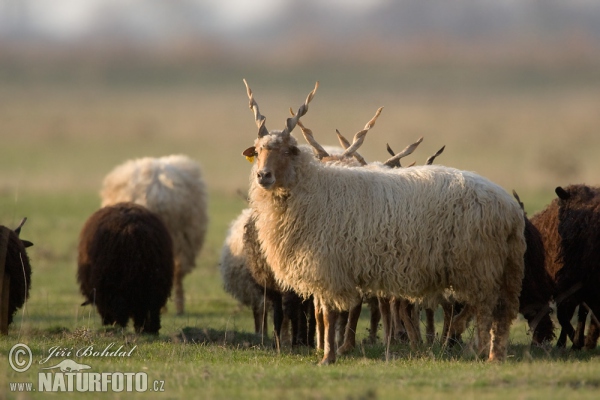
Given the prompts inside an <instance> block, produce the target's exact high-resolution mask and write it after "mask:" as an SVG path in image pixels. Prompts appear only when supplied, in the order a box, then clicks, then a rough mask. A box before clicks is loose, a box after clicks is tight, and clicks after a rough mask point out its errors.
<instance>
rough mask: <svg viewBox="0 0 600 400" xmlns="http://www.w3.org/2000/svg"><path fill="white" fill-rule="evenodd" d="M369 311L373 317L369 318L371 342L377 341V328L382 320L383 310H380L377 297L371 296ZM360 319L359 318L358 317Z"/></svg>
mask: <svg viewBox="0 0 600 400" xmlns="http://www.w3.org/2000/svg"><path fill="white" fill-rule="evenodd" d="M368 302H369V311H370V312H371V318H370V320H369V343H371V344H375V343H377V328H378V326H379V321H381V312H380V311H379V302H378V300H377V298H376V297H369V299H368ZM357 320H358V318H357Z"/></svg>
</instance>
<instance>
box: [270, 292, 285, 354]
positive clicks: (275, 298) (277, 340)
mask: <svg viewBox="0 0 600 400" xmlns="http://www.w3.org/2000/svg"><path fill="white" fill-rule="evenodd" d="M267 294H268V296H269V300H271V303H272V304H273V339H274V342H273V346H274V347H279V346H280V344H281V326H282V325H283V316H284V315H283V302H282V298H281V294H280V293H277V292H275V291H268V293H267Z"/></svg>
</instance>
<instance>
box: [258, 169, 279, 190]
mask: <svg viewBox="0 0 600 400" xmlns="http://www.w3.org/2000/svg"><path fill="white" fill-rule="evenodd" d="M256 178H257V180H258V183H259V184H260V185H261V186H262V187H264V188H268V187H270V186H271V185H272V184H273V183H274V182H275V178H274V176H273V173H272V172H271V171H264V170H263V171H258V172H257V173H256Z"/></svg>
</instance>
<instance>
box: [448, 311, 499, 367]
mask: <svg viewBox="0 0 600 400" xmlns="http://www.w3.org/2000/svg"><path fill="white" fill-rule="evenodd" d="M464 311H465V310H463V312H464ZM461 314H462V313H461ZM459 317H460V315H459ZM475 318H476V319H477V356H478V357H482V356H483V355H484V354H488V360H489V361H492V360H495V359H498V360H500V358H498V357H497V356H496V355H495V354H494V353H492V351H491V350H492V347H491V345H492V335H491V330H492V325H493V324H494V322H496V321H494V318H493V317H492V312H491V310H488V307H486V305H480V308H479V309H478V310H477V311H476V314H475ZM498 329H500V330H502V329H503V326H501V327H496V331H498ZM500 333H503V332H500ZM500 345H501V343H500ZM494 350H496V349H494ZM493 354H494V355H493Z"/></svg>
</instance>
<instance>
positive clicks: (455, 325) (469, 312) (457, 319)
mask: <svg viewBox="0 0 600 400" xmlns="http://www.w3.org/2000/svg"><path fill="white" fill-rule="evenodd" d="M449 304H450V308H449V309H450V310H453V311H449V315H450V317H449V318H450V319H449V322H448V332H447V334H446V345H447V346H448V347H452V346H454V345H455V344H457V343H461V342H462V334H463V332H464V331H466V330H467V324H468V323H469V321H470V320H471V318H472V317H473V312H474V311H475V310H474V308H473V306H471V305H468V304H465V305H463V304H460V303H456V302H453V303H449ZM488 332H489V329H488Z"/></svg>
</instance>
